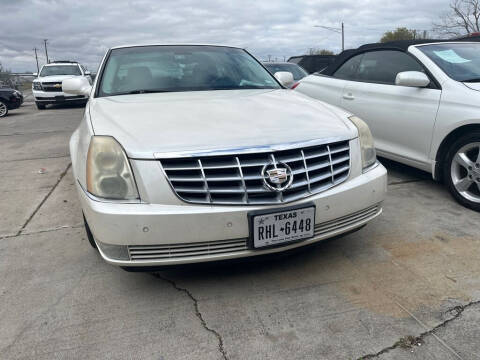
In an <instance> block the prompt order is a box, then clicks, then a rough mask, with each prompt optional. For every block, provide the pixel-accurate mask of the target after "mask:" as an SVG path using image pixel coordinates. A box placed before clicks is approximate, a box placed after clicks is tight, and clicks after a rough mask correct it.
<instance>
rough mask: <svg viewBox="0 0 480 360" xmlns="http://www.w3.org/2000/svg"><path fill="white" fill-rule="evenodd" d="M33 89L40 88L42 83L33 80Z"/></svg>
mask: <svg viewBox="0 0 480 360" xmlns="http://www.w3.org/2000/svg"><path fill="white" fill-rule="evenodd" d="M32 87H33V90H42V84H40V83H39V82H38V81H36V82H35V81H34V82H33V83H32Z"/></svg>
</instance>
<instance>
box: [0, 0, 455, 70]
mask: <svg viewBox="0 0 480 360" xmlns="http://www.w3.org/2000/svg"><path fill="white" fill-rule="evenodd" d="M447 7H448V0H422V1H414V0H404V1H392V0H390V1H389V0H357V1H356V2H353V1H350V0H282V1H280V0H276V1H251V0H243V1H239V0H228V1H227V0H202V1H198V0H197V1H195V0H175V1H172V0H161V1H158V0H115V1H102V0H82V1H77V0H75V1H72V0H16V1H9V0H0V14H3V15H2V24H1V27H2V36H1V37H0V62H2V63H3V64H4V65H6V66H7V67H8V68H11V69H12V70H15V71H24V70H33V69H35V59H34V56H33V48H34V47H37V48H39V49H40V51H39V54H40V56H41V57H40V62H41V63H43V62H44V61H45V56H44V50H43V41H42V39H44V38H48V39H49V42H48V50H49V57H50V58H51V59H61V60H63V59H72V60H78V61H80V62H82V63H84V64H86V65H87V66H88V67H89V68H90V69H96V68H97V66H98V63H99V62H100V60H101V58H102V56H103V54H104V53H105V51H106V50H107V49H108V48H109V47H111V46H115V45H120V44H125V43H127V44H132V43H149V42H151V43H219V44H227V45H235V46H241V47H246V48H248V50H249V51H250V52H251V53H253V54H254V55H256V56H257V57H259V58H260V59H265V58H266V57H267V55H271V56H272V57H274V58H275V57H278V58H279V59H283V57H284V56H285V57H287V58H288V57H289V56H292V55H299V54H303V53H305V52H307V51H308V49H309V48H311V47H315V48H327V49H330V50H333V51H336V52H337V51H339V50H340V44H341V41H340V35H339V34H337V33H333V32H329V31H328V30H323V29H321V28H316V27H314V25H326V26H334V27H338V26H340V23H341V22H342V21H344V22H345V41H346V47H347V48H348V47H356V46H359V45H361V44H363V43H367V42H374V41H377V40H378V39H379V38H380V37H381V35H382V34H383V32H385V31H387V30H391V29H394V28H396V27H398V26H406V27H409V28H413V29H419V30H424V29H427V30H428V29H430V28H431V26H432V22H434V21H435V20H437V17H438V16H439V13H441V12H443V11H445V10H447Z"/></svg>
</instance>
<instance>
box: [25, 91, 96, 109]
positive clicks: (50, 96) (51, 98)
mask: <svg viewBox="0 0 480 360" xmlns="http://www.w3.org/2000/svg"><path fill="white" fill-rule="evenodd" d="M32 92H33V97H34V98H35V102H37V103H41V104H45V105H49V104H61V103H65V102H75V101H78V102H80V101H86V100H87V99H88V97H86V96H83V95H66V94H65V93H63V92H61V91H58V92H52V91H41V90H33V91H32Z"/></svg>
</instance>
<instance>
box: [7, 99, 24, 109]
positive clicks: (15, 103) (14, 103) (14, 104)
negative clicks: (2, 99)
mask: <svg viewBox="0 0 480 360" xmlns="http://www.w3.org/2000/svg"><path fill="white" fill-rule="evenodd" d="M22 104H23V96H18V97H16V96H12V97H11V98H10V101H9V102H8V104H7V106H8V109H9V110H15V109H18V108H19V107H20V106H21V105H22Z"/></svg>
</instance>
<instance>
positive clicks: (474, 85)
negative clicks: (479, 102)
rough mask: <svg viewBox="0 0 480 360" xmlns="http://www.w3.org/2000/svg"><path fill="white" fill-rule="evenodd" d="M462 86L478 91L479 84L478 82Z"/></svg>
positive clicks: (479, 88) (465, 83)
mask: <svg viewBox="0 0 480 360" xmlns="http://www.w3.org/2000/svg"><path fill="white" fill-rule="evenodd" d="M463 84H464V85H465V86H466V87H468V88H469V89H472V90H477V91H480V83H478V82H464V83H463Z"/></svg>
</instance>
